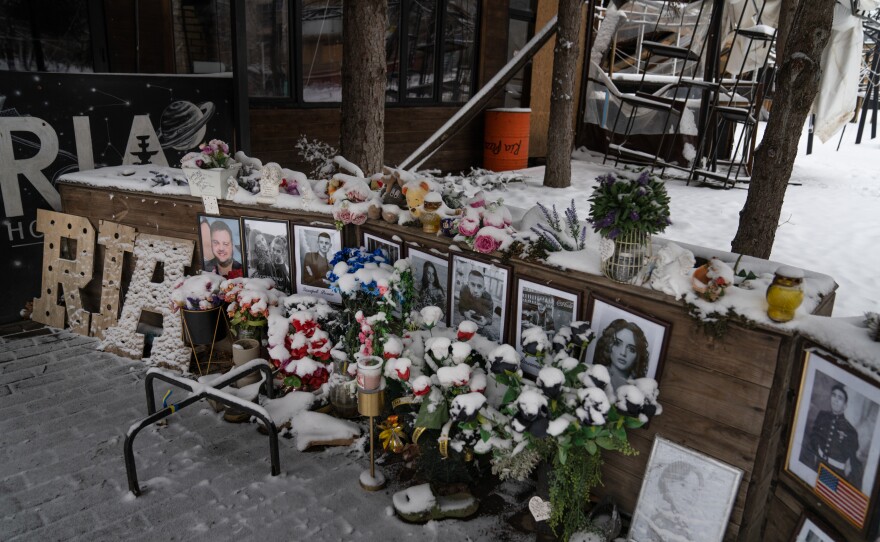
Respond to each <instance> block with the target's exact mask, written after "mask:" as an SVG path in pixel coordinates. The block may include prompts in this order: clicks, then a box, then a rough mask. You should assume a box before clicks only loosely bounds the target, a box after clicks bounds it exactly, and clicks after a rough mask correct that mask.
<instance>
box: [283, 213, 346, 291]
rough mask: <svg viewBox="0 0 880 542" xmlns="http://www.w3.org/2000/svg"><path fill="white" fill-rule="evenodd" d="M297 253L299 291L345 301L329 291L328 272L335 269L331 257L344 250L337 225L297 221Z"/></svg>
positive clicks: (295, 237) (297, 283) (297, 288)
mask: <svg viewBox="0 0 880 542" xmlns="http://www.w3.org/2000/svg"><path fill="white" fill-rule="evenodd" d="M293 236H294V239H295V244H294V254H295V256H294V257H295V259H296V263H297V265H296V291H297V293H300V294H311V295H315V296H318V297H322V298H324V299H326V300H328V301H331V302H333V303H340V302H342V298H341V297H340V295H339V294H338V293H336V292H333V291H332V290H330V279H328V278H327V274H328V273H329V272H330V270H331V269H332V266H331V265H330V260H332V259H333V256H334V255H335V254H336V253H337V252H339V251H340V250H342V235H341V234H340V233H339V231H337V230H336V229H335V228H319V227H315V226H304V225H300V224H295V225H294V226H293Z"/></svg>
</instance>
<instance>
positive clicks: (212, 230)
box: [198, 214, 244, 279]
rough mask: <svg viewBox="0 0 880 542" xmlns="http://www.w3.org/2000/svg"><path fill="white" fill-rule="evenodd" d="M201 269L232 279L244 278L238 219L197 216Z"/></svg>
mask: <svg viewBox="0 0 880 542" xmlns="http://www.w3.org/2000/svg"><path fill="white" fill-rule="evenodd" d="M198 219H199V243H200V245H201V247H202V254H201V256H202V269H203V270H204V271H210V272H212V273H217V274H218V275H222V276H223V277H225V278H229V279H234V278H238V277H241V276H244V266H243V265H242V258H241V254H242V246H241V230H240V229H239V224H238V219H237V218H231V217H222V216H208V215H203V214H199V215H198Z"/></svg>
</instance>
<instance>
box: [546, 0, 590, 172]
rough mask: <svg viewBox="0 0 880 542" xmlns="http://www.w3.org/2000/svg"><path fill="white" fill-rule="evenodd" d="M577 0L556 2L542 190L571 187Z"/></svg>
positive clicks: (579, 28)
mask: <svg viewBox="0 0 880 542" xmlns="http://www.w3.org/2000/svg"><path fill="white" fill-rule="evenodd" d="M582 5H583V2H582V1H579V0H559V18H558V20H559V28H558V29H557V31H556V47H555V48H554V49H553V81H552V85H551V91H550V122H549V129H548V131H547V167H546V168H545V170H544V186H549V187H552V188H568V187H569V186H571V145H572V140H573V139H574V133H573V131H572V129H571V116H572V111H573V108H574V101H573V98H574V74H575V69H576V68H577V59H578V52H579V47H578V44H579V43H580V31H581V6H582Z"/></svg>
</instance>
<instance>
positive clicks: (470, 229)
mask: <svg viewBox="0 0 880 542" xmlns="http://www.w3.org/2000/svg"><path fill="white" fill-rule="evenodd" d="M479 229H480V223H479V222H477V221H476V220H473V219H470V218H463V219H462V220H461V222H459V223H458V233H460V234H462V235H464V236H465V237H471V236H474V235H476V234H477V231H479Z"/></svg>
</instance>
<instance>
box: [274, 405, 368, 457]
mask: <svg viewBox="0 0 880 542" xmlns="http://www.w3.org/2000/svg"><path fill="white" fill-rule="evenodd" d="M291 423H292V428H291V432H292V433H293V434H294V435H296V449H297V450H300V451H302V450H305V449H306V448H308V447H309V446H311V445H312V444H313V443H320V442H327V441H331V440H344V439H353V438H356V437H359V436H360V434H361V428H360V427H359V426H358V425H357V424H354V423H352V422H350V421H347V420H341V419H339V418H334V417H333V416H330V415H328V414H322V413H320V412H312V411H309V410H306V411H303V412H300V413H299V414H297V415H296V416H294V417H293V420H292V421H291Z"/></svg>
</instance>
